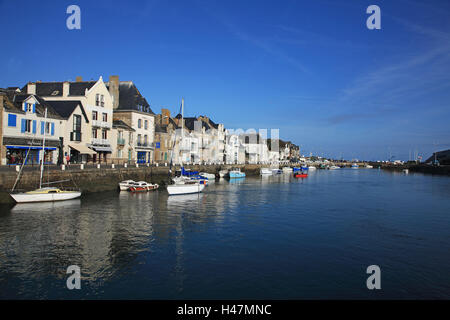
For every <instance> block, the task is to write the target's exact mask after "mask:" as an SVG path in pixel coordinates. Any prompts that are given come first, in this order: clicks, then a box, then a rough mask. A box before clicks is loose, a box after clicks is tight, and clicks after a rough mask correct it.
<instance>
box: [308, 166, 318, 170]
mask: <svg viewBox="0 0 450 320" xmlns="http://www.w3.org/2000/svg"><path fill="white" fill-rule="evenodd" d="M316 169H317V168H316V167H314V166H309V167H308V170H309V171H314V170H316Z"/></svg>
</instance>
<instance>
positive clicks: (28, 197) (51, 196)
mask: <svg viewBox="0 0 450 320" xmlns="http://www.w3.org/2000/svg"><path fill="white" fill-rule="evenodd" d="M80 196H81V192H80V191H70V192H68V191H66V192H59V193H45V194H30V193H16V194H11V197H12V198H13V199H14V201H16V202H17V203H30V202H53V201H64V200H71V199H76V198H79V197H80Z"/></svg>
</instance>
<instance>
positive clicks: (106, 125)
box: [92, 120, 112, 129]
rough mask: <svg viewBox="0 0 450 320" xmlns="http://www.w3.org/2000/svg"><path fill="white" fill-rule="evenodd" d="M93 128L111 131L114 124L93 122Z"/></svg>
mask: <svg viewBox="0 0 450 320" xmlns="http://www.w3.org/2000/svg"><path fill="white" fill-rule="evenodd" d="M92 126H94V127H98V128H105V129H111V127H112V124H111V123H110V122H106V121H100V120H92Z"/></svg>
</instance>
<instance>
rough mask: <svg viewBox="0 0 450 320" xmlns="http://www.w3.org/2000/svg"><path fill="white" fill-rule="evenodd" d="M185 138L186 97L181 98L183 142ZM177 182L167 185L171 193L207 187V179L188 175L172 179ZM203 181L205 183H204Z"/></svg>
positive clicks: (192, 191) (197, 190)
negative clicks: (196, 178)
mask: <svg viewBox="0 0 450 320" xmlns="http://www.w3.org/2000/svg"><path fill="white" fill-rule="evenodd" d="M183 138H184V99H181V143H183ZM181 167H182V168H183V160H181ZM172 180H174V182H175V184H171V185H168V186H167V192H168V193H169V195H180V194H192V193H200V192H202V191H203V189H205V185H206V183H205V180H192V179H190V178H187V177H183V176H182V177H179V178H178V179H177V178H174V179H172ZM202 182H203V183H202Z"/></svg>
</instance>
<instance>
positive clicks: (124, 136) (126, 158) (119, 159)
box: [111, 119, 136, 164]
mask: <svg viewBox="0 0 450 320" xmlns="http://www.w3.org/2000/svg"><path fill="white" fill-rule="evenodd" d="M135 131H136V130H134V129H133V128H132V127H130V126H129V125H127V124H126V123H125V122H123V121H122V120H117V119H115V120H113V128H112V136H111V145H112V149H113V155H112V158H113V161H114V163H119V164H123V163H125V162H127V163H131V162H135V151H134V132H135Z"/></svg>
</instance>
